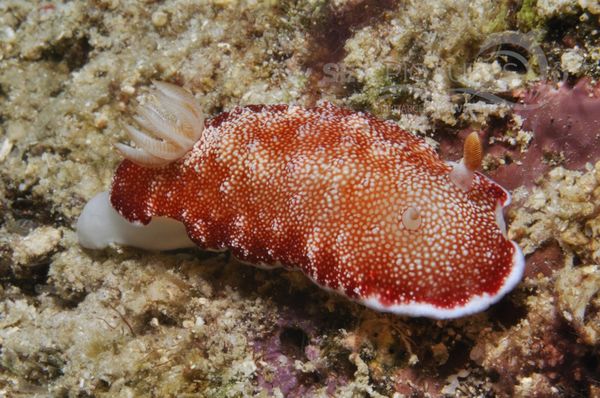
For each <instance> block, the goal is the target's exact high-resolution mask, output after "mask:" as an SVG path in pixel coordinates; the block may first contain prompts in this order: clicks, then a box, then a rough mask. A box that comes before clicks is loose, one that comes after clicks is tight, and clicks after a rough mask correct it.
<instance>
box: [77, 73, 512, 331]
mask: <svg viewBox="0 0 600 398" xmlns="http://www.w3.org/2000/svg"><path fill="white" fill-rule="evenodd" d="M155 86H156V90H155V93H154V101H153V102H150V103H147V104H146V105H143V106H141V107H140V110H139V114H138V116H137V117H136V118H135V120H136V122H137V125H138V127H139V129H138V128H135V127H131V126H129V127H127V130H128V132H129V136H130V138H131V140H132V141H133V143H134V144H135V146H128V145H124V144H118V145H117V149H118V151H119V152H120V153H121V154H122V155H123V157H124V158H125V159H124V160H123V161H122V163H121V164H120V165H119V167H118V169H117V170H116V172H115V175H114V178H113V181H112V187H111V189H110V193H102V194H99V195H98V196H97V197H95V198H94V199H92V201H90V202H89V203H88V204H87V205H86V206H85V208H84V210H83V212H82V214H81V217H80V219H79V221H78V225H77V229H78V235H79V240H80V243H81V245H82V246H84V247H88V248H96V249H99V248H103V247H106V246H107V245H109V244H111V243H116V244H124V245H131V246H136V247H141V248H145V249H157V250H164V249H175V248H180V247H189V246H193V245H197V246H199V247H201V248H203V249H207V250H230V251H231V252H232V254H233V255H235V256H236V257H237V258H238V259H240V260H241V261H243V262H248V263H251V264H254V265H257V266H261V267H275V266H284V267H287V268H290V269H297V270H301V271H302V272H303V273H304V274H306V275H307V276H308V277H309V278H310V279H312V280H313V281H314V282H315V283H316V284H318V285H319V286H321V287H323V288H326V289H329V290H332V291H336V292H338V293H341V294H343V295H345V296H347V297H349V298H351V299H353V300H356V301H358V302H360V303H362V304H364V305H366V306H368V307H371V308H374V309H377V310H380V311H388V312H393V313H396V314H401V315H411V316H426V317H431V318H438V319H444V318H455V317H459V316H464V315H468V314H472V313H475V312H478V311H482V310H484V309H486V308H487V307H488V306H489V305H491V304H493V303H494V302H496V301H498V300H499V299H500V298H501V297H502V296H504V295H505V294H506V293H507V292H508V291H510V290H511V289H512V288H513V287H514V286H515V285H516V284H517V283H518V282H519V281H520V279H521V277H522V274H523V268H524V258H523V254H522V252H521V250H520V249H519V247H518V246H517V245H516V243H515V242H513V241H511V240H509V239H508V238H507V236H506V231H505V226H504V221H503V208H504V207H505V206H507V205H508V204H509V202H510V195H509V193H508V192H507V191H505V190H504V189H503V188H502V187H500V186H499V185H498V184H496V183H495V182H493V181H492V180H490V179H488V178H487V177H485V176H484V175H482V174H481V173H479V172H477V171H476V170H477V168H478V167H479V166H480V164H481V157H482V151H481V143H480V141H479V137H478V136H477V134H472V135H470V136H469V137H468V138H467V140H466V141H465V155H464V158H463V160H462V161H460V162H456V163H452V162H448V163H447V162H444V161H442V160H441V159H440V158H439V156H438V155H437V153H436V152H435V151H434V150H433V148H431V147H430V146H429V145H428V144H426V143H425V142H424V141H423V140H422V139H420V138H418V137H416V136H414V135H413V134H410V133H408V132H406V131H404V130H402V129H400V128H399V127H398V126H397V125H396V124H395V123H393V122H391V121H384V120H379V119H377V118H375V117H374V116H372V115H369V114H367V113H363V112H355V111H352V110H349V109H344V108H340V107H337V106H335V105H333V104H331V103H328V102H322V103H320V104H319V105H318V106H316V107H313V108H304V107H299V106H292V105H253V106H244V107H236V108H234V109H232V110H231V111H229V112H224V113H221V114H219V115H217V116H215V117H213V118H210V119H206V120H205V118H204V116H203V114H202V111H201V109H200V108H199V105H198V104H197V103H196V101H195V99H194V97H193V96H192V95H191V94H189V93H188V92H187V91H185V90H184V89H182V88H180V87H177V86H173V85H171V84H167V83H160V82H155Z"/></svg>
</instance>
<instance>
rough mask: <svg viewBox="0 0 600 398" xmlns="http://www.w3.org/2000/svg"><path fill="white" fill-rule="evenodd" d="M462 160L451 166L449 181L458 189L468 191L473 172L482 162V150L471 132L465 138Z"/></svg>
mask: <svg viewBox="0 0 600 398" xmlns="http://www.w3.org/2000/svg"><path fill="white" fill-rule="evenodd" d="M463 148H464V155H463V159H462V161H461V162H459V163H455V164H453V165H452V171H451V172H450V180H451V181H452V182H453V183H454V185H456V186H457V187H458V188H460V189H462V190H463V191H468V190H470V189H471V186H472V185H473V177H474V175H475V171H477V170H478V169H479V168H480V167H481V162H482V161H483V148H482V146H481V139H480V138H479V134H478V133H477V132H475V131H474V132H472V133H471V134H469V135H468V136H467V138H465V143H464V146H463Z"/></svg>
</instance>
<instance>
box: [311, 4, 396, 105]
mask: <svg viewBox="0 0 600 398" xmlns="http://www.w3.org/2000/svg"><path fill="white" fill-rule="evenodd" d="M396 5H397V3H396V2H395V1H392V0H364V1H361V2H358V3H356V4H352V5H348V6H347V7H346V8H345V9H344V10H342V11H337V12H336V11H335V10H332V9H331V8H330V7H327V6H324V9H323V10H320V12H321V15H320V18H319V19H317V20H313V19H311V20H310V21H309V23H310V25H309V26H308V30H309V34H310V37H311V40H310V43H309V53H310V54H311V56H310V58H309V59H308V60H307V61H306V65H305V66H306V67H307V69H309V70H311V71H312V75H311V84H312V85H313V86H314V88H315V89H314V90H312V91H313V92H314V95H315V96H316V97H318V95H319V91H320V88H319V85H320V84H321V82H322V80H323V78H324V76H325V74H326V72H327V68H328V67H329V68H331V67H335V65H333V66H332V64H336V63H338V62H340V61H341V60H342V59H343V58H344V56H345V51H344V45H345V44H346V41H347V40H348V39H349V38H350V37H351V36H352V33H353V31H355V30H357V29H360V28H361V27H363V26H366V25H368V24H369V23H371V21H373V20H374V19H378V17H380V16H381V14H383V13H384V12H386V11H388V10H391V9H393V8H394V7H395V6H396ZM316 97H315V99H316Z"/></svg>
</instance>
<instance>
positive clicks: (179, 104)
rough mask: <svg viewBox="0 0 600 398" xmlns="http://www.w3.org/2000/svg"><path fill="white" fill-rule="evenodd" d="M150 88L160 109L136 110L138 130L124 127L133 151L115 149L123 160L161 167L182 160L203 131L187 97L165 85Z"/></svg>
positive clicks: (201, 121)
mask: <svg viewBox="0 0 600 398" xmlns="http://www.w3.org/2000/svg"><path fill="white" fill-rule="evenodd" d="M154 85H155V87H156V90H155V91H154V93H153V94H154V96H155V98H156V99H157V100H158V102H159V104H160V107H161V108H160V109H157V108H156V107H155V106H153V105H150V104H146V105H143V106H140V107H139V108H138V115H137V116H134V119H135V121H136V122H137V124H138V125H139V126H140V127H141V128H142V130H138V129H136V128H135V127H132V126H126V129H127V132H128V134H129V137H130V138H131V140H132V141H133V142H134V143H135V145H136V147H135V148H134V147H131V146H128V145H125V144H121V143H119V144H116V145H115V146H116V148H117V150H118V151H119V152H120V153H121V155H123V157H125V158H126V159H129V160H131V161H132V162H134V163H137V164H139V165H140V166H144V167H161V166H164V165H166V164H169V163H171V162H173V161H175V160H177V159H179V158H181V157H183V155H185V154H186V153H187V152H188V151H189V150H190V149H192V147H193V146H194V144H195V143H196V141H198V140H199V139H200V137H201V135H202V131H203V130H204V116H203V114H202V110H201V109H200V106H199V105H198V104H197V103H196V100H195V99H194V97H193V96H192V95H191V94H190V93H188V92H187V91H185V90H184V89H182V88H181V87H178V86H174V85H172V84H169V83H164V82H154Z"/></svg>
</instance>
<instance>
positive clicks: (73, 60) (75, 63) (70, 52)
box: [42, 36, 93, 72]
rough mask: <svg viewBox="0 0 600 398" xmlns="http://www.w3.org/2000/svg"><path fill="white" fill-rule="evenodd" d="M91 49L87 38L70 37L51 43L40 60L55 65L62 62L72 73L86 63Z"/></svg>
mask: <svg viewBox="0 0 600 398" xmlns="http://www.w3.org/2000/svg"><path fill="white" fill-rule="evenodd" d="M92 48H93V47H92V46H91V45H90V43H89V41H88V38H87V37H85V36H82V37H70V38H65V39H62V40H59V41H57V42H56V43H53V45H51V46H50V47H49V48H48V49H46V50H45V51H44V52H43V53H42V58H43V59H46V60H49V61H51V62H55V63H61V62H64V63H66V65H67V68H68V69H69V71H70V72H73V71H76V70H78V69H80V68H81V67H82V66H83V65H85V64H86V63H87V62H88V60H89V54H90V51H91V50H92Z"/></svg>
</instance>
